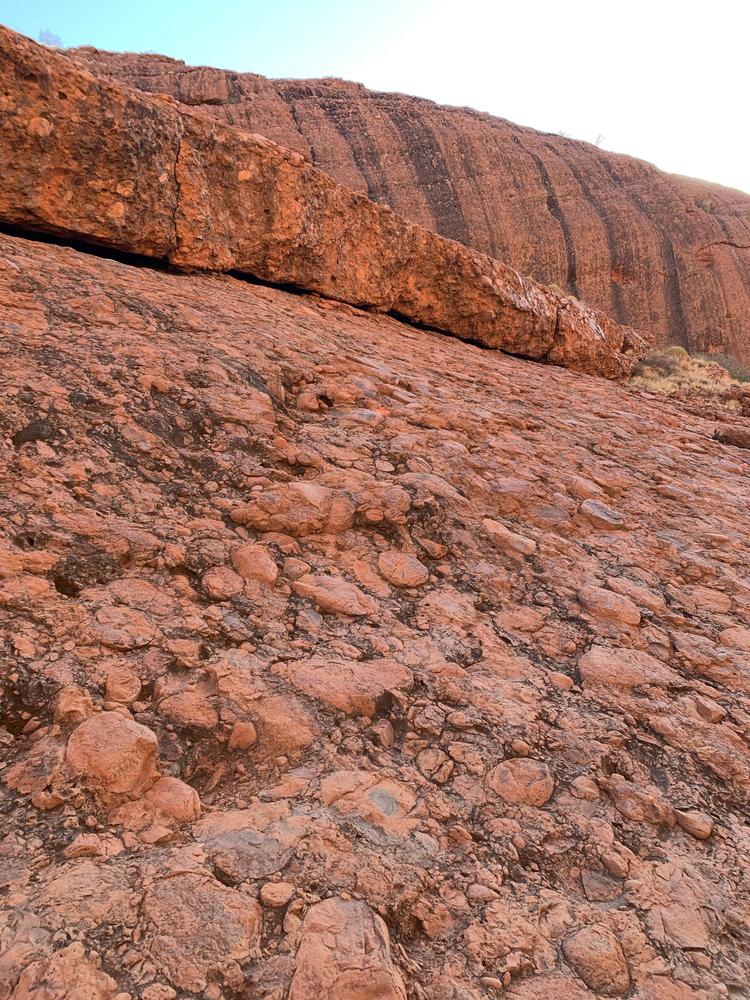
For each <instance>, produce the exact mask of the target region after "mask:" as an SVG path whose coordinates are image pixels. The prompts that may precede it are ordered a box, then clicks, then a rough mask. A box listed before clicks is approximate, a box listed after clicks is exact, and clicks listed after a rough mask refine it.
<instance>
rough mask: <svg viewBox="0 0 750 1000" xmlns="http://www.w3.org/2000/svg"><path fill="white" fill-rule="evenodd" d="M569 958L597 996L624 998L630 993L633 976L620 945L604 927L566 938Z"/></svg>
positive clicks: (584, 928) (590, 927)
mask: <svg viewBox="0 0 750 1000" xmlns="http://www.w3.org/2000/svg"><path fill="white" fill-rule="evenodd" d="M563 952H564V954H565V958H566V959H567V961H568V962H569V963H570V964H571V965H572V967H573V968H574V969H575V971H576V972H577V973H578V975H579V976H580V977H581V979H582V980H583V981H584V983H586V985H587V986H588V987H590V988H591V989H592V990H594V991H595V992H596V993H600V994H603V995H604V996H608V997H616V996H623V995H624V994H626V993H628V992H629V990H630V972H629V970H628V963H627V962H626V961H625V956H624V955H623V953H622V948H621V947H620V942H619V941H618V940H617V938H616V937H615V936H614V934H613V933H612V932H611V931H610V930H609V928H607V927H605V926H604V925H602V924H593V925H590V926H587V927H582V928H581V929H580V930H578V931H575V933H573V934H571V935H570V937H568V938H566V940H565V942H564V944H563Z"/></svg>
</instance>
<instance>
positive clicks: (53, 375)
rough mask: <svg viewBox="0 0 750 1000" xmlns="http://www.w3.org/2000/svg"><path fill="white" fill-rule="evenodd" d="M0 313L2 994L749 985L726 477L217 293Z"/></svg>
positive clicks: (48, 284) (120, 296) (2, 275)
mask: <svg viewBox="0 0 750 1000" xmlns="http://www.w3.org/2000/svg"><path fill="white" fill-rule="evenodd" d="M93 197H94V196H93V195H92V198H93ZM0 302H1V303H2V311H0V329H1V331H2V335H1V337H0V351H1V352H2V357H1V358H0V380H2V406H0V518H1V519H2V522H1V523H2V534H1V535H0V643H1V645H0V685H1V687H2V707H1V708H0V814H1V815H2V829H1V830H0V1000H72V998H79V997H86V998H87V1000H88V998H95V1000H178V998H179V1000H188V998H193V997H200V998H205V1000H307V998H311V1000H312V998H315V1000H318V998H320V1000H324V998H328V1000H334V998H335V1000H403V998H404V997H408V998H409V1000H483V998H489V997H495V996H498V995H504V996H508V997H509V998H512V1000H549V998H550V997H555V998H559V1000H593V998H595V997H630V998H632V1000H716V998H723V1000H739V998H742V997H745V996H747V983H748V981H750V902H749V900H750V892H748V890H749V889H750V885H749V884H748V863H749V861H750V833H749V831H748V826H747V804H748V796H749V795H750V754H749V753H748V739H750V677H749V675H748V653H749V651H750V584H749V583H748V578H747V567H748V561H749V558H750V527H749V526H748V520H747V516H746V514H747V510H748V504H749V503H750V465H749V464H748V452H747V451H746V450H741V449H737V448H734V447H733V446H731V445H730V444H724V443H721V442H720V441H718V440H716V439H715V437H714V431H715V424H714V423H713V422H712V421H709V420H706V419H704V418H702V417H700V416H696V415H694V414H692V413H690V412H687V411H685V410H684V409H683V408H682V407H681V404H679V403H673V402H668V401H664V400H660V399H658V398H656V397H653V396H650V395H648V394H647V393H644V392H642V391H640V390H635V389H632V388H625V387H622V386H619V385H617V384H615V383H612V382H606V381H603V380H601V379H597V378H592V377H588V376H585V375H572V374H571V373H570V372H566V371H564V370H562V369H559V368H554V367H543V366H540V365H533V364H530V363H528V362H523V361H520V360H518V359H514V358H510V357H506V356H503V355H501V354H498V353H497V352H492V351H485V350H482V349H480V348H478V347H476V346H473V345H470V344H464V343H461V342H459V341H457V340H455V339H451V338H448V337H444V336H442V335H440V334H437V333H434V332H429V331H426V330H420V329H417V328H413V327H410V326H408V325H406V324H403V323H400V322H399V321H397V320H396V319H394V318H391V317H386V316H376V315H372V314H370V313H367V312H362V311H359V310H357V309H354V308H352V307H351V306H347V305H343V304H341V303H335V302H331V301H330V300H327V299H321V298H317V297H315V296H310V295H302V294H291V293H289V292H285V291H281V290H278V289H271V288H267V287H264V286H258V285H254V284H251V283H248V282H246V281H242V280H240V279H238V278H236V277H230V276H227V275H198V274H194V275H184V274H182V275H178V274H169V273H165V272H164V271H160V270H158V269H153V268H149V267H142V266H140V267H138V266H134V265H133V264H125V263H122V262H119V261H116V260H111V259H105V258H103V257H100V256H96V255H95V254H93V253H91V252H88V253H82V252H80V251H79V250H75V249H72V248H66V247H60V246H56V245H52V244H48V243H44V242H40V241H32V240H28V239H25V238H21V237H19V236H9V235H7V234H5V235H0ZM738 421H739V423H738V426H744V424H743V423H742V418H738ZM745 423H747V422H745Z"/></svg>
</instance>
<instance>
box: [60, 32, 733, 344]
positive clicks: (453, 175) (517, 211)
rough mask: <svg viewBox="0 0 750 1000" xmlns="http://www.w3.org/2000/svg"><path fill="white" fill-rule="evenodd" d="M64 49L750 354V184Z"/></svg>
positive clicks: (487, 245)
mask: <svg viewBox="0 0 750 1000" xmlns="http://www.w3.org/2000/svg"><path fill="white" fill-rule="evenodd" d="M68 55H69V56H70V57H71V58H72V59H74V60H76V61H77V62H79V63H80V64H81V65H84V66H87V67H89V68H91V69H92V70H93V71H95V72H97V73H101V74H105V75H107V76H110V77H112V78H114V79H118V80H121V81H123V82H125V83H128V84H130V85H131V86H134V87H138V88H140V89H141V90H146V91H151V92H156V93H164V94H170V95H172V96H173V97H174V98H175V99H176V100H178V101H180V102H181V103H183V104H185V105H187V106H190V107H192V108H195V109H198V110H200V111H201V112H202V113H204V114H209V115H212V116H214V117H216V118H217V119H219V120H221V121H224V122H228V123H231V124H234V125H237V126H238V127H240V128H246V129H248V130H250V131H253V132H260V133H262V134H263V135H266V136H268V137H269V138H270V139H274V140H275V141H276V142H279V143H281V144H282V145H284V146H287V147H289V148H290V149H295V150H297V151H298V152H300V153H302V154H304V155H305V156H307V157H308V158H310V159H311V160H312V161H313V162H314V163H315V164H316V165H317V166H318V167H319V168H320V169H321V170H324V171H325V172H326V173H328V174H330V175H331V176H332V177H334V178H335V179H336V180H337V181H339V182H340V183H342V184H346V185H347V186H348V187H351V188H353V189H354V190H356V191H362V192H363V193H366V194H367V195H368V197H370V198H372V199H373V200H374V201H377V202H380V203H381V204H384V205H388V206H389V207H390V208H392V209H393V210H394V211H396V212H399V213H400V214H401V215H403V216H405V217H406V218H408V219H411V220H412V221H413V222H416V223H418V224H419V225H420V226H424V227H426V228H428V229H432V230H434V231H435V232H438V233H441V234H442V235H443V236H448V237H450V238H451V239H455V240H458V241H460V242H462V243H465V244H467V245H468V246H472V247H474V248H475V249H477V250H480V251H482V252H483V253H487V254H489V255H490V256H491V257H497V258H499V259H500V260H503V261H505V262H506V263H508V264H510V265H511V266H512V267H514V268H516V269H517V270H518V271H520V272H521V273H522V274H528V275H532V276H534V277H535V278H536V279H537V280H538V281H541V282H543V283H545V284H556V285H558V286H559V287H560V288H562V289H565V290H566V291H568V292H570V293H572V294H574V295H577V296H579V297H580V298H581V299H582V300H583V301H584V302H586V303H587V304H589V305H590V306H593V307H595V308H596V309H600V310H602V311H604V312H606V313H608V314H609V315H610V316H612V317H613V318H614V319H615V320H617V321H618V322H620V323H626V324H630V325H631V326H634V327H635V328H637V329H639V330H644V331H647V332H648V333H650V334H651V335H653V336H654V337H655V338H656V339H657V340H658V341H660V342H662V343H668V344H673V343H681V344H684V345H685V346H686V347H689V348H690V350H692V351H707V350H714V351H715V350H720V351H725V352H727V353H729V354H732V355H735V356H736V357H738V358H740V359H743V360H744V361H745V362H746V363H750V320H749V319H748V317H749V316H750V195H747V194H743V193H742V192H739V191H732V190H730V189H728V188H723V187H720V186H719V185H716V184H709V183H706V182H703V181H697V180H691V179H688V178H685V177H678V176H674V175H670V174H665V173H663V172H662V171H660V170H658V169H656V168H655V167H653V166H651V164H649V163H644V162H643V161H640V160H636V159H633V158H631V157H627V156H618V155H615V154H612V153H607V152H605V151H603V150H600V149H597V148H596V147H594V146H591V145H589V144H588V143H583V142H576V141H574V140H571V139H568V138H565V137H563V136H559V135H549V134H545V133H541V132H535V131H534V130H532V129H528V128H522V127H520V126H518V125H514V124H513V123H511V122H508V121H504V120H502V119H498V118H493V117H492V116H490V115H487V114H481V113H479V112H477V111H472V110H471V109H469V108H451V107H441V106H440V105H436V104H433V103H432V102H430V101H426V100H420V99H418V98H414V97H408V96H406V95H403V94H388V93H377V92H373V91H369V90H367V89H366V88H364V87H362V86H359V85H358V84H352V83H346V82H344V81H341V80H268V79H266V78H265V77H262V76H257V75H255V74H252V73H233V72H228V71H224V70H217V69H210V68H207V67H193V66H186V65H184V63H181V62H178V61H177V60H174V59H169V58H167V57H165V56H159V55H151V54H149V55H135V54H127V55H121V54H116V53H108V52H98V51H96V50H91V49H79V50H72V51H71V52H69V53H68ZM696 127H699V124H698V123H697V124H696Z"/></svg>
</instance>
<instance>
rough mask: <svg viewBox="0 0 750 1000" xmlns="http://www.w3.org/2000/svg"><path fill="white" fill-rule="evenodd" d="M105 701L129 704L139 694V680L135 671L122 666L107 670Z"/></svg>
mask: <svg viewBox="0 0 750 1000" xmlns="http://www.w3.org/2000/svg"><path fill="white" fill-rule="evenodd" d="M104 693H105V697H106V699H107V701H121V702H124V703H125V704H129V703H130V702H133V701H135V700H136V699H137V697H138V695H139V694H140V693H141V679H140V677H139V676H138V674H136V673H135V671H133V670H130V669H128V667H126V666H123V665H117V666H113V667H110V668H109V669H108V670H107V684H106V687H105V690H104Z"/></svg>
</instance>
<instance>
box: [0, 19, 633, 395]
mask: <svg viewBox="0 0 750 1000" xmlns="http://www.w3.org/2000/svg"><path fill="white" fill-rule="evenodd" d="M0 43H1V44H2V46H3V51H4V56H5V58H4V59H3V63H2V68H3V75H2V77H1V78H0V86H2V92H3V93H4V94H5V95H6V98H5V99H6V101H7V102H8V106H9V108H12V109H13V114H12V115H9V116H7V119H6V127H5V128H4V129H3V130H2V132H0V139H2V142H3V146H2V147H0V149H3V150H5V151H6V153H7V155H6V156H5V159H6V160H7V162H8V163H9V164H10V165H11V169H9V170H7V171H6V172H5V175H4V178H3V185H2V188H0V218H2V219H3V220H4V221H5V222H7V223H10V224H12V225H25V226H27V227H30V228H33V229H41V230H43V231H47V232H52V233H56V234H60V235H69V234H71V233H73V234H74V235H76V236H77V237H81V238H83V239H87V240H90V241H93V242H96V243H99V244H105V245H107V246H111V247H115V248H116V249H121V250H126V251H129V252H135V253H141V254H145V255H146V256H153V257H158V258H166V259H168V260H169V261H171V262H172V263H174V264H176V265H177V266H179V267H182V268H185V269H189V270H194V269H196V268H198V269H207V270H223V271H230V270H233V271H239V272H242V273H245V274H250V275H253V276H255V277H258V278H261V279H263V280H265V281H272V282H275V283H277V284H287V285H296V286H297V287H301V288H306V289H308V290H310V291H314V292H319V293H321V294H323V295H327V296H330V297H333V298H336V299H342V300H344V301H346V302H350V303H352V304H354V305H358V306H368V307H374V308H376V309H378V310H380V311H382V312H392V313H396V314H398V315H399V316H404V317H407V318H408V319H410V320H412V321H415V322H417V323H420V324H424V325H426V326H431V327H434V328H436V329H438V330H443V331H445V332H447V333H451V334H454V335H455V336H459V337H465V338H469V339H471V340H474V341H479V342H481V343H483V344H484V345H486V346H488V347H495V348H500V349H502V350H507V351H510V352H512V353H514V354H524V355H527V356H529V357H533V358H540V359H542V358H549V359H550V360H554V361H555V362H556V363H557V362H559V363H561V364H564V365H567V366H570V367H575V368H577V369H578V370H581V371H596V372H598V373H600V374H603V375H608V376H613V377H616V376H619V375H622V374H625V373H626V372H627V371H628V370H629V367H630V361H629V360H628V357H627V356H626V354H625V353H623V352H628V354H632V352H633V349H634V348H635V349H636V350H638V349H639V344H638V338H637V336H635V335H633V334H631V333H628V334H627V336H626V333H625V331H624V329H623V328H622V327H619V326H617V325H616V324H615V323H613V322H612V321H611V320H609V319H608V318H607V317H606V316H603V315H600V316H597V315H596V314H594V312H593V311H591V310H590V309H588V308H587V307H586V306H584V305H582V304H581V303H578V302H577V301H575V300H573V299H568V298H565V297H564V296H561V295H559V294H558V293H556V292H554V291H552V290H550V289H548V288H545V287H544V286H542V285H539V284H537V283H536V282H534V281H532V280H530V279H528V278H524V277H522V276H521V275H520V274H519V273H518V272H516V271H513V270H512V269H511V268H508V267H506V266H505V265H503V264H501V263H500V262H499V261H497V260H493V259H492V258H490V257H486V256H483V255H482V254H479V253H476V252H474V251H471V250H469V249H467V248H466V247H463V246H462V245H460V244H459V243H456V242H454V241H452V240H449V239H445V238H443V237H441V236H437V235H435V234H434V233H432V232H430V231H428V230H425V229H420V228H419V227H417V226H415V225H413V224H411V223H408V222H406V221H405V220H403V219H401V218H399V217H398V216H396V215H394V214H393V213H392V212H390V211H389V210H388V209H387V208H384V207H381V206H379V205H375V204H374V203H373V202H370V201H367V199H365V198H363V197H362V196H361V195H357V194H355V193H353V192H351V191H349V190H347V189H346V188H343V187H341V186H339V185H337V184H336V183H335V182H334V181H333V180H331V179H330V178H329V177H327V175H325V174H323V173H321V172H320V171H318V170H316V169H315V168H313V167H312V166H311V165H310V164H309V163H307V162H306V161H305V160H304V158H303V157H302V156H300V155H299V154H298V153H295V152H292V151H289V150H285V149H283V148H281V147H279V146H276V145H275V144H274V143H272V142H270V141H269V140H266V139H263V138H261V137H260V136H258V135H251V134H249V133H247V132H240V131H239V130H237V129H233V128H230V127H228V126H226V125H223V124H221V123H219V122H217V121H215V120H209V119H207V118H204V117H202V116H200V115H197V114H191V113H189V112H187V111H184V112H181V111H180V109H179V108H178V106H177V105H176V104H173V103H172V104H168V103H166V102H164V101H157V100H154V99H153V98H151V97H149V96H147V95H137V94H136V92H135V91H131V90H122V89H120V88H118V87H117V86H115V85H113V84H111V83H109V82H105V81H103V80H94V79H93V78H92V77H91V76H90V75H88V74H86V73H82V72H81V71H80V70H78V69H76V68H75V65H74V64H73V63H72V62H71V61H69V60H66V59H65V58H64V57H63V56H62V55H58V54H56V53H54V52H51V51H50V50H48V49H46V48H43V47H41V46H37V45H34V43H32V42H30V41H28V40H26V39H23V38H22V37H21V36H19V35H15V34H14V33H13V32H10V31H8V30H7V29H3V32H2V36H1V37H0ZM92 108H97V109H98V111H97V113H98V115H99V116H100V120H99V121H96V120H94V119H93V118H92V116H91V109H92ZM104 121H106V122H107V125H106V127H105V126H103V125H102V122H104ZM39 123H41V125H40V124H39ZM42 126H43V127H42ZM139 128H140V129H141V130H142V131H143V135H142V136H139V134H138V132H139ZM103 134H104V135H106V139H107V142H106V144H105V143H102V141H101V137H102V135H103ZM105 145H106V149H104V146H105ZM11 150H12V156H11ZM81 161H84V162H85V163H86V168H87V172H88V173H89V174H90V175H93V176H95V177H97V178H98V180H99V183H98V184H97V185H96V187H94V186H92V185H91V184H89V185H88V186H87V187H86V189H85V190H86V195H85V197H82V195H81V192H82V191H83V190H84V189H83V188H82V187H81V186H80V184H79V183H78V181H79V173H80V168H79V163H80V162H81ZM134 163H137V165H138V169H137V171H135V172H134V171H133V170H132V168H130V169H129V166H128V165H131V164H134ZM52 168H54V170H55V194H54V197H53V196H51V195H50V193H49V190H48V188H47V187H46V185H45V182H46V179H47V177H48V176H49V171H50V170H51V169H52ZM61 205H63V206H64V208H62V209H60V206H61ZM155 205H158V210H154V208H153V206H155ZM238 220H241V221H240V222H239V223H238ZM631 360H632V359H631Z"/></svg>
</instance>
